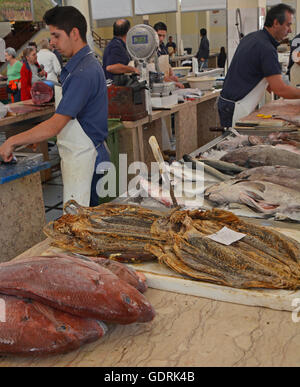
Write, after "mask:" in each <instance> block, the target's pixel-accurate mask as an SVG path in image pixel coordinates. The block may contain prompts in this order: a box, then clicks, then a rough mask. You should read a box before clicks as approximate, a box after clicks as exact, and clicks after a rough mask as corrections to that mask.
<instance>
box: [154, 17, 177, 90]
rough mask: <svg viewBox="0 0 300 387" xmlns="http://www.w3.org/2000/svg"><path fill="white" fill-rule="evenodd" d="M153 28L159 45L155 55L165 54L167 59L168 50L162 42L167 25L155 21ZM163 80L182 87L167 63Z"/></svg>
mask: <svg viewBox="0 0 300 387" xmlns="http://www.w3.org/2000/svg"><path fill="white" fill-rule="evenodd" d="M153 28H154V29H155V31H156V32H157V35H158V39H159V47H158V50H157V56H158V58H160V57H162V56H164V55H166V56H168V60H169V51H168V49H167V47H166V45H165V43H164V40H165V39H166V36H167V26H166V24H165V23H163V22H157V23H156V24H154V26H153ZM164 81H165V82H175V85H176V86H177V87H178V88H180V89H184V85H183V84H182V83H180V82H179V79H178V78H177V77H176V76H175V75H174V73H173V70H172V67H171V66H170V65H169V70H168V74H166V73H165V78H164Z"/></svg>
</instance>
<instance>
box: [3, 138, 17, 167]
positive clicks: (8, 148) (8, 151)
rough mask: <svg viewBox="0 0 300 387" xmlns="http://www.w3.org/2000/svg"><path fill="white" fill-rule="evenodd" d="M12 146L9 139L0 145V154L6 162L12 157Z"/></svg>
mask: <svg viewBox="0 0 300 387" xmlns="http://www.w3.org/2000/svg"><path fill="white" fill-rule="evenodd" d="M13 151H14V147H13V146H12V145H11V144H10V142H9V139H8V140H7V141H5V143H4V144H2V145H1V146H0V156H1V158H2V160H3V161H4V162H6V163H8V162H10V161H11V160H12V158H13Z"/></svg>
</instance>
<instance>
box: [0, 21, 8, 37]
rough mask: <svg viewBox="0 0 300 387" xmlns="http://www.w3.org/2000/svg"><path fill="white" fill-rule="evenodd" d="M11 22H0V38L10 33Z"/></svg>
mask: <svg viewBox="0 0 300 387" xmlns="http://www.w3.org/2000/svg"><path fill="white" fill-rule="evenodd" d="M10 31H11V29H10V23H7V22H1V23H0V38H4V37H5V36H6V35H8V34H9V33H10Z"/></svg>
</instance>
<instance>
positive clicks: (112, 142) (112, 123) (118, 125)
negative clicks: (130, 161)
mask: <svg viewBox="0 0 300 387" xmlns="http://www.w3.org/2000/svg"><path fill="white" fill-rule="evenodd" d="M122 128H123V124H122V122H121V121H120V120H119V119H109V120H108V137H107V139H106V143H107V146H108V148H109V150H110V161H111V162H112V163H113V164H114V166H115V168H116V179H117V181H116V188H117V191H116V193H117V197H118V196H119V130H120V129H122ZM112 200H114V198H110V197H106V198H100V199H99V204H103V203H108V202H111V201H112Z"/></svg>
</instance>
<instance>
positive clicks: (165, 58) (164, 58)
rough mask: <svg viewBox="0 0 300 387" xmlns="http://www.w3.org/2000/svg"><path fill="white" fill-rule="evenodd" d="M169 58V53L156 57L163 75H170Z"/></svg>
mask: <svg viewBox="0 0 300 387" xmlns="http://www.w3.org/2000/svg"><path fill="white" fill-rule="evenodd" d="M169 60H170V58H169V55H160V56H159V57H158V65H159V68H160V71H161V72H162V73H164V74H165V77H168V76H169V75H170V67H171V66H170V62H169Z"/></svg>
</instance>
